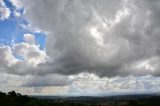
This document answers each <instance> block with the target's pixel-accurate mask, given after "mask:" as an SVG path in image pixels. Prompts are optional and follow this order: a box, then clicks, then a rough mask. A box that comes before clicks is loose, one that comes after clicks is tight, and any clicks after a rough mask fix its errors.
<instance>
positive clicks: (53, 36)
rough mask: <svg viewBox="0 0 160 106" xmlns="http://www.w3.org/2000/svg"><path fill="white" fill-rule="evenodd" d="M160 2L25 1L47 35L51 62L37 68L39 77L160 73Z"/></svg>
mask: <svg viewBox="0 0 160 106" xmlns="http://www.w3.org/2000/svg"><path fill="white" fill-rule="evenodd" d="M37 4H38V5H37ZM159 4H160V1H159V0H152V1H151V0H119V1H117V0H101V1H99V0H45V1H44V0H34V1H32V2H29V1H24V8H25V10H26V18H27V19H28V20H29V21H30V22H31V23H32V24H33V25H35V26H37V27H39V28H41V29H42V30H45V31H47V32H48V35H47V41H46V42H47V44H46V54H47V55H48V56H49V60H48V62H47V63H45V64H44V65H40V66H38V67H37V69H38V70H39V71H38V72H37V74H42V75H43V74H48V73H61V74H67V75H70V74H76V73H80V72H91V73H92V72H93V73H96V74H97V75H99V76H117V75H120V76H127V75H148V74H152V75H159V71H158V69H159V67H160V65H159V64H158V63H159V61H160V60H159V56H160V55H159V53H160V52H159V51H160V47H159V45H160V42H159V40H160V35H159V33H160V20H159V16H160V8H159Z"/></svg>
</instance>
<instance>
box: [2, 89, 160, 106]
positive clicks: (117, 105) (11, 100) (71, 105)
mask: <svg viewBox="0 0 160 106" xmlns="http://www.w3.org/2000/svg"><path fill="white" fill-rule="evenodd" d="M159 101H160V95H157V94H137V95H116V96H104V97H98V96H77V97H71V96H70V97H69V96H27V95H21V94H20V93H16V92H15V91H11V92H8V93H7V94H6V93H3V92H0V104H1V105H0V106H159V105H160V102H159Z"/></svg>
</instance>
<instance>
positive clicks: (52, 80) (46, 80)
mask: <svg viewBox="0 0 160 106" xmlns="http://www.w3.org/2000/svg"><path fill="white" fill-rule="evenodd" d="M71 82H72V81H71V80H70V79H69V78H68V77H67V76H62V75H57V74H53V75H47V76H32V77H31V78H28V80H27V81H26V82H24V84H23V85H22V86H24V87H45V86H65V85H69V84H71Z"/></svg>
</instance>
